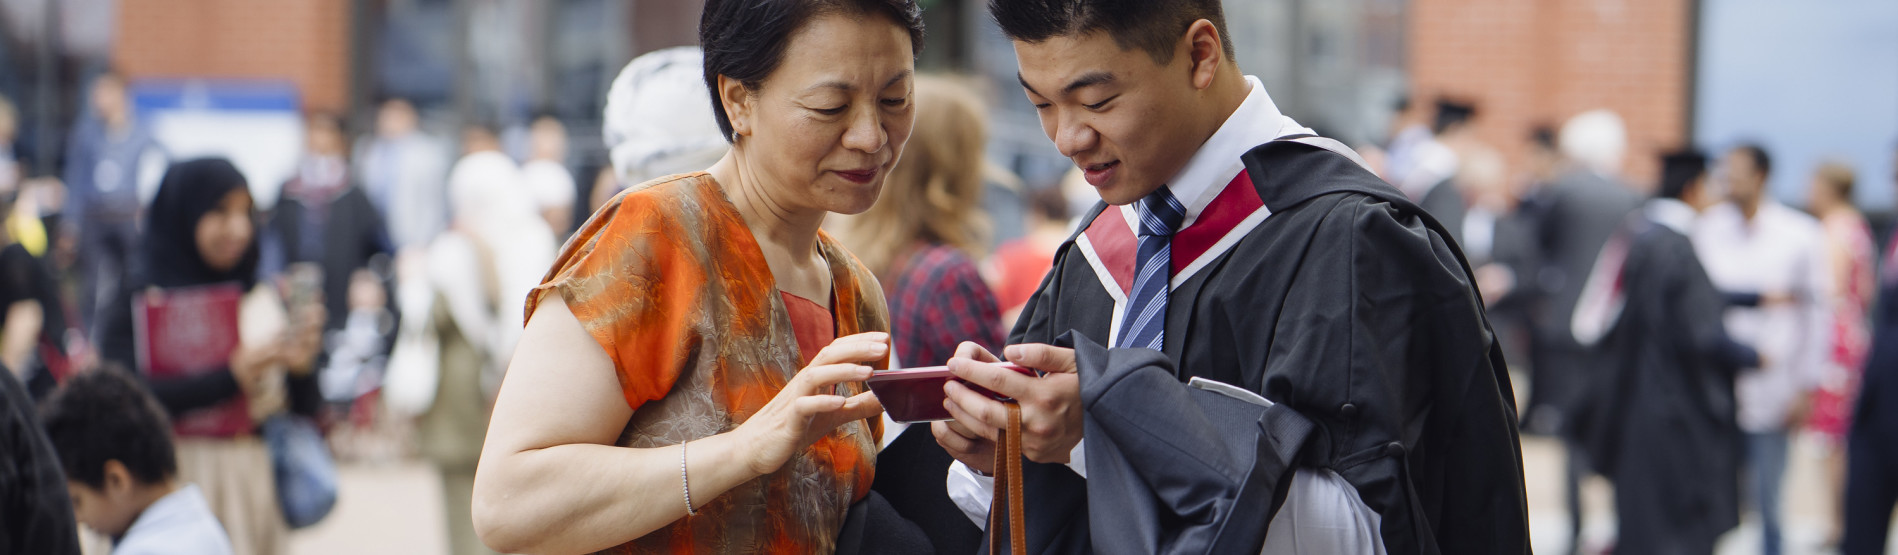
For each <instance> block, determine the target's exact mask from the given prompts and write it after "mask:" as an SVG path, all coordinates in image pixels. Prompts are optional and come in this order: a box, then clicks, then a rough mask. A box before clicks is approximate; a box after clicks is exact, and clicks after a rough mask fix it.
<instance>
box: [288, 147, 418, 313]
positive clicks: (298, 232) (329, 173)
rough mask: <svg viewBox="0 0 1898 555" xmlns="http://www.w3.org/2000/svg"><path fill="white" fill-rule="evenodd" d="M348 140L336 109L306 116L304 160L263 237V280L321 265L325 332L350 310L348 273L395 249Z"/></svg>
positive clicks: (299, 163)
mask: <svg viewBox="0 0 1898 555" xmlns="http://www.w3.org/2000/svg"><path fill="white" fill-rule="evenodd" d="M348 140H349V139H348V135H347V134H345V133H344V132H343V120H342V119H341V117H339V116H337V115H336V114H333V113H329V112H312V113H310V114H308V115H306V116H305V117H304V153H303V159H302V160H301V161H299V162H298V165H297V173H296V175H295V177H292V178H290V181H289V182H286V183H284V184H283V195H282V197H281V198H279V199H278V201H277V205H276V206H275V207H274V208H273V209H272V213H271V214H270V219H269V221H268V222H267V223H266V224H265V227H264V229H263V230H262V231H263V233H262V237H261V238H260V243H259V246H260V254H259V256H260V262H259V265H260V267H261V272H262V274H261V275H263V276H264V277H265V278H266V279H269V278H275V277H277V276H280V275H282V274H283V273H284V272H285V270H286V269H287V268H288V267H289V266H291V265H294V264H310V265H314V266H316V267H318V268H321V271H322V275H323V301H324V308H325V309H326V312H328V314H329V321H328V322H326V323H325V324H324V330H325V331H334V330H339V329H342V327H343V324H344V322H345V320H347V318H348V316H349V287H350V280H351V276H352V275H354V274H355V273H356V272H358V271H362V270H366V269H368V268H369V263H370V260H372V259H374V258H375V257H376V256H378V255H387V254H392V253H393V250H394V245H392V244H391V243H390V241H389V235H388V231H387V228H386V227H385V226H384V220H383V218H382V214H381V213H379V212H377V211H376V208H375V204H374V203H373V202H371V201H370V199H369V195H368V193H367V192H365V191H364V190H363V188H362V187H360V186H358V185H357V184H356V183H355V182H354V178H353V177H352V175H351V174H350V171H349V170H350V167H349V159H348V158H347V157H348V155H349V143H348Z"/></svg>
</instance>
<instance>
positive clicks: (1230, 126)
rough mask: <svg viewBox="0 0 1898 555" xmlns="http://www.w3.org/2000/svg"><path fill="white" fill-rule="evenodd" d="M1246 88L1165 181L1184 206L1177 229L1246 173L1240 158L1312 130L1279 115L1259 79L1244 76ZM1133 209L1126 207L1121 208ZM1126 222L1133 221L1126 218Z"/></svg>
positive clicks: (1193, 217) (1190, 223) (1188, 224)
mask: <svg viewBox="0 0 1898 555" xmlns="http://www.w3.org/2000/svg"><path fill="white" fill-rule="evenodd" d="M1246 85H1247V86H1248V87H1250V89H1251V90H1250V91H1249V92H1247V93H1246V99H1245V101H1244V102H1241V103H1239V108H1238V109H1235V110H1233V111H1232V115H1230V116H1226V121H1225V123H1223V124H1220V126H1219V130H1218V131H1214V132H1213V136H1212V137H1209V138H1207V139H1206V143H1205V144H1202V145H1200V147H1199V151H1198V152H1196V153H1194V154H1193V158H1192V159H1190V160H1188V161H1187V162H1186V167H1184V168H1181V169H1180V173H1178V174H1175V175H1174V176H1173V179H1170V180H1168V181H1167V188H1168V189H1171V190H1172V191H1173V196H1174V197H1175V198H1178V199H1180V204H1182V205H1185V206H1186V219H1185V220H1183V221H1182V222H1181V224H1180V229H1185V228H1187V227H1189V226H1192V225H1193V222H1194V221H1195V220H1198V219H1199V214H1200V212H1203V211H1205V210H1206V207H1207V206H1208V205H1211V204H1212V203H1213V198H1215V197H1218V196H1219V192H1220V191H1221V190H1224V189H1225V186H1226V184H1227V183H1230V182H1231V181H1232V178H1233V177H1234V176H1236V175H1238V174H1239V172H1241V171H1244V170H1245V164H1244V163H1242V162H1240V161H1239V157H1240V156H1244V155H1245V153H1246V152H1247V151H1250V150H1252V148H1253V147H1256V146H1259V145H1261V144H1265V143H1266V142H1269V141H1271V140H1273V139H1277V138H1279V137H1284V136H1287V135H1299V134H1312V131H1311V129H1308V128H1306V127H1304V126H1301V125H1299V124H1298V122H1297V121H1293V120H1292V118H1290V117H1286V116H1285V114H1284V113H1282V112H1279V108H1278V104H1276V103H1273V102H1272V95H1270V94H1268V93H1266V92H1265V84H1264V83H1262V82H1260V81H1259V78H1258V77H1254V76H1251V75H1247V76H1246ZM1132 207H1133V205H1131V204H1129V205H1128V206H1126V207H1124V209H1127V210H1131V209H1132ZM1128 221H1130V222H1131V221H1135V220H1134V219H1133V218H1129V219H1128Z"/></svg>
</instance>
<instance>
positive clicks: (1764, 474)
mask: <svg viewBox="0 0 1898 555" xmlns="http://www.w3.org/2000/svg"><path fill="white" fill-rule="evenodd" d="M1772 168H1773V166H1772V159H1771V158H1770V157H1768V156H1767V154H1766V151H1765V149H1763V148H1761V147H1760V146H1758V145H1741V146H1738V147H1735V148H1733V149H1732V150H1729V151H1727V153H1726V155H1725V156H1724V157H1723V158H1722V160H1721V162H1720V166H1719V170H1718V171H1717V172H1716V173H1715V174H1714V175H1715V181H1717V182H1719V183H1721V184H1724V189H1725V191H1726V193H1727V195H1726V196H1727V200H1726V201H1725V202H1722V203H1719V204H1718V205H1715V206H1714V207H1712V208H1709V209H1708V210H1707V211H1706V212H1705V213H1704V214H1702V215H1701V218H1700V221H1699V222H1698V223H1697V224H1696V226H1695V228H1694V233H1693V240H1694V250H1695V251H1696V252H1697V253H1698V254H1699V255H1700V262H1701V264H1703V265H1705V266H1706V268H1707V275H1708V276H1709V277H1711V278H1712V279H1713V282H1714V285H1715V286H1718V287H1719V288H1720V289H1721V290H1722V291H1725V292H1727V293H1729V294H1735V293H1742V294H1756V295H1759V296H1760V297H1761V301H1760V302H1758V303H1757V306H1751V307H1747V306H1741V307H1734V308H1731V309H1729V310H1728V311H1727V316H1726V321H1727V329H1728V330H1730V331H1732V333H1733V335H1734V337H1735V338H1736V339H1738V340H1740V341H1741V342H1744V343H1747V344H1750V345H1752V346H1753V347H1754V348H1756V349H1759V352H1760V356H1761V359H1762V360H1763V361H1764V364H1761V365H1760V366H1758V367H1752V368H1747V369H1745V370H1743V371H1741V372H1740V374H1739V377H1738V379H1737V381H1736V383H1735V385H1734V388H1735V392H1736V395H1737V398H1738V410H1739V423H1740V429H1741V430H1742V431H1744V432H1745V433H1746V466H1747V468H1748V470H1747V472H1748V474H1747V479H1746V483H1747V485H1748V486H1749V488H1748V489H1749V491H1750V492H1751V493H1752V496H1751V500H1752V506H1753V507H1754V508H1757V509H1758V510H1759V512H1760V523H1761V532H1762V541H1763V545H1762V547H1761V548H1760V552H1761V553H1763V554H1765V555H1779V553H1780V550H1781V547H1782V541H1781V534H1780V516H1781V515H1780V509H1781V506H1780V502H1779V501H1780V498H1781V497H1780V494H1781V485H1782V483H1783V481H1784V478H1785V474H1786V460H1787V451H1788V448H1789V445H1788V443H1789V441H1790V437H1789V432H1790V431H1791V430H1796V429H1798V428H1799V426H1801V425H1802V424H1803V423H1804V421H1805V419H1806V416H1807V414H1808V413H1809V412H1810V407H1811V402H1810V392H1811V391H1812V390H1813V389H1814V388H1815V387H1817V386H1818V385H1819V384H1820V382H1821V379H1822V376H1823V375H1824V368H1825V366H1826V364H1827V363H1828V361H1829V360H1830V359H1831V357H1830V356H1829V355H1830V354H1831V350H1832V347H1833V343H1832V329H1833V326H1834V325H1835V324H1836V321H1835V320H1834V317H1833V311H1832V306H1831V305H1832V299H1833V295H1832V291H1831V290H1832V286H1833V280H1832V277H1831V274H1832V271H1831V268H1830V267H1829V264H1830V260H1829V259H1828V258H1827V256H1826V254H1825V252H1826V251H1825V250H1824V248H1825V246H1824V245H1825V244H1824V240H1825V236H1824V231H1823V229H1822V228H1821V227H1820V226H1819V222H1818V221H1817V220H1814V219H1813V218H1812V217H1811V216H1808V215H1806V214H1805V213H1803V212H1800V211H1798V210H1796V209H1793V208H1789V207H1787V206H1785V205H1783V204H1780V203H1779V201H1776V200H1774V199H1773V198H1772V196H1771V195H1769V194H1768V192H1767V190H1766V178H1767V175H1769V174H1770V173H1771V172H1772ZM1768 299H1780V300H1778V301H1772V302H1769V301H1768Z"/></svg>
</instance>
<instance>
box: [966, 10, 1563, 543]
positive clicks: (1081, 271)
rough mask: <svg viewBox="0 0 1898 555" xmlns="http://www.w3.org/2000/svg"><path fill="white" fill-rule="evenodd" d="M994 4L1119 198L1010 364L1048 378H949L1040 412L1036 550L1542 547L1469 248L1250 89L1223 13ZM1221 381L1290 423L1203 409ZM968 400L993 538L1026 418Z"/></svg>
mask: <svg viewBox="0 0 1898 555" xmlns="http://www.w3.org/2000/svg"><path fill="white" fill-rule="evenodd" d="M990 11H991V13H992V14H993V15H994V17H995V19H996V20H997V21H998V22H999V23H1000V24H1001V27H1002V29H1003V31H1004V32H1005V33H1007V34H1008V35H1009V36H1010V37H1011V39H1013V41H1014V44H1015V48H1016V53H1017V59H1018V60H1019V62H1020V65H1021V75H1020V77H1021V84H1022V85H1023V89H1024V91H1025V92H1026V94H1027V96H1028V98H1029V99H1030V100H1031V101H1033V103H1034V104H1035V106H1036V108H1037V110H1038V111H1039V114H1040V118H1041V122H1042V125H1043V129H1044V131H1046V132H1047V134H1048V136H1049V138H1051V139H1052V140H1053V141H1054V143H1055V145H1056V147H1058V148H1059V149H1060V150H1061V151H1062V153H1063V154H1064V155H1066V156H1068V157H1069V158H1070V159H1072V160H1073V161H1074V163H1075V164H1076V165H1077V166H1079V167H1080V168H1082V169H1083V170H1084V171H1085V172H1086V177H1087V181H1088V182H1089V183H1090V184H1091V185H1093V186H1094V187H1095V188H1096V189H1097V190H1098V192H1099V193H1100V195H1101V197H1102V200H1104V201H1105V202H1104V203H1102V204H1097V205H1096V206H1095V209H1094V210H1093V211H1092V212H1091V213H1089V214H1087V215H1086V216H1085V217H1084V218H1083V219H1082V223H1081V226H1080V231H1078V232H1077V233H1076V234H1075V236H1074V237H1073V238H1072V239H1071V240H1070V241H1068V242H1067V243H1065V244H1064V245H1063V246H1062V247H1061V248H1060V250H1059V251H1058V253H1057V254H1056V258H1055V264H1054V268H1053V269H1052V270H1051V271H1050V273H1049V275H1048V277H1047V278H1045V280H1044V281H1043V283H1042V286H1041V288H1040V289H1039V291H1038V292H1037V293H1036V294H1035V296H1034V298H1033V299H1032V300H1031V301H1030V302H1029V304H1028V306H1027V307H1026V308H1025V309H1024V312H1023V314H1022V317H1021V320H1020V321H1019V322H1018V323H1017V325H1016V327H1015V329H1014V331H1013V333H1012V334H1011V335H1010V341H1009V342H1010V344H1011V346H1010V347H1008V348H1007V349H1006V350H1005V352H1004V353H1002V354H1003V355H1004V356H1006V358H1007V359H1008V360H1010V361H1013V362H1016V363H1018V364H1021V365H1023V366H1026V367H1030V368H1035V369H1040V370H1043V371H1046V372H1048V373H1047V374H1046V375H1045V376H1042V377H1028V376H1023V375H1020V374H1015V373H1013V372H1010V371H1008V370H1005V369H1003V368H1000V367H998V366H995V365H993V364H988V363H986V362H981V361H994V360H996V357H995V355H993V354H990V353H987V352H984V351H982V350H981V349H980V348H978V347H975V346H973V345H972V344H965V345H964V347H963V348H962V349H961V350H959V351H958V357H957V358H955V359H953V360H951V361H950V367H951V371H952V372H954V373H955V374H956V375H957V376H959V377H961V378H963V379H965V380H967V381H969V382H971V383H975V384H979V385H982V386H985V387H987V388H989V389H991V390H993V391H995V392H998V393H1000V394H1002V395H1006V396H1008V397H1012V398H1013V399H1016V400H1018V401H1019V404H1020V407H1021V419H1022V420H1021V426H1022V428H1021V430H1022V435H1021V444H1022V449H1023V454H1024V455H1025V457H1026V458H1027V459H1028V460H1029V462H1028V463H1027V464H1025V465H1024V468H1023V470H1022V474H1021V475H1022V477H1023V478H1024V480H1023V481H1024V483H1025V487H1026V490H1025V491H1024V492H1023V493H1022V495H1021V496H1020V497H1021V498H1022V499H1024V500H1025V501H1026V505H1027V506H1026V512H1027V515H1026V526H1024V528H1025V530H1026V532H1027V543H1028V546H1027V552H1030V553H1085V552H1102V553H1153V552H1222V553H1223V552H1247V551H1250V552H1258V551H1260V549H1261V546H1262V545H1263V546H1265V547H1266V549H1268V550H1269V551H1270V552H1274V553H1279V552H1310V553H1429V554H1436V553H1486V554H1493V553H1527V552H1528V550H1529V547H1528V532H1527V528H1528V525H1527V518H1526V514H1525V513H1526V510H1525V502H1524V497H1523V483H1522V466H1521V454H1520V448H1519V445H1518V442H1517V438H1516V432H1515V429H1516V423H1515V408H1514V406H1513V401H1512V400H1511V399H1512V395H1511V391H1510V385H1509V383H1508V381H1507V376H1506V374H1505V373H1504V366H1503V361H1502V358H1501V351H1500V350H1499V349H1498V348H1497V345H1496V343H1495V341H1494V340H1493V336H1492V334H1491V332H1490V330H1489V328H1488V324H1487V322H1486V321H1485V317H1484V314H1483V309H1482V305H1481V303H1480V301H1479V297H1478V295H1477V292H1476V290H1475V288H1474V287H1473V286H1472V285H1471V280H1470V277H1469V273H1468V268H1467V265H1466V264H1464V262H1463V260H1462V256H1461V254H1460V253H1459V252H1458V251H1457V247H1456V246H1455V244H1454V243H1453V242H1452V241H1450V240H1447V239H1445V237H1446V236H1447V233H1446V232H1445V231H1444V230H1443V229H1442V227H1441V226H1439V225H1437V224H1436V223H1435V222H1434V220H1432V219H1430V218H1429V217H1428V216H1427V215H1425V214H1424V213H1423V212H1422V211H1421V209H1419V208H1417V207H1416V206H1415V205H1414V204H1412V203H1411V202H1410V201H1409V200H1407V199H1405V198H1404V196H1403V194H1402V193H1401V192H1399V191H1397V190H1396V189H1395V188H1394V187H1391V186H1390V185H1388V184H1386V183H1384V182H1383V181H1382V180H1380V179H1379V178H1378V177H1376V176H1375V175H1373V174H1372V173H1371V172H1369V171H1367V170H1365V169H1364V168H1363V166H1362V164H1361V161H1360V160H1359V159H1357V158H1356V155H1355V154H1354V153H1351V152H1350V151H1349V149H1346V148H1345V147H1343V146H1342V145H1340V144H1338V143H1337V142H1336V141H1330V140H1326V139H1319V138H1315V137H1311V136H1310V131H1309V130H1308V129H1305V128H1304V127H1302V126H1300V125H1299V124H1297V123H1296V122H1294V121H1292V120H1291V119H1290V118H1287V117H1286V116H1284V115H1282V114H1281V113H1280V112H1279V110H1278V109H1277V108H1276V107H1275V106H1274V105H1273V103H1272V100H1271V98H1270V97H1269V96H1268V95H1267V94H1266V91H1265V88H1264V86H1263V85H1262V84H1261V83H1260V82H1259V80H1258V79H1256V78H1253V77H1249V76H1245V75H1243V74H1241V73H1240V72H1239V68H1238V65H1237V64H1236V62H1234V61H1233V59H1232V53H1231V47H1230V45H1229V43H1228V41H1227V36H1226V33H1225V28H1224V22H1223V19H1224V18H1223V16H1222V15H1221V12H1220V4H1219V2H1218V1H1217V0H1145V1H1141V2H1113V1H1085V0H1084V1H1078V2H1077V1H1073V0H996V1H994V2H992V3H991V4H990ZM1110 347H1111V348H1110ZM1189 381H1191V382H1192V384H1193V385H1191V386H1189V385H1188V382H1189ZM1211 382H1220V383H1217V384H1213V383H1211ZM1220 388H1224V391H1223V392H1221V395H1224V397H1220V398H1222V399H1224V398H1232V399H1241V398H1256V399H1254V400H1252V401H1248V402H1251V403H1254V404H1255V405H1256V406H1269V408H1265V409H1263V412H1264V414H1263V416H1259V415H1258V414H1257V412H1256V411H1255V412H1253V413H1247V414H1248V415H1247V416H1245V417H1244V418H1248V419H1251V420H1242V419H1235V418H1231V417H1229V416H1230V415H1232V414H1239V413H1241V412H1243V411H1239V410H1235V409H1233V405H1231V404H1227V405H1219V404H1218V402H1217V401H1214V400H1209V398H1208V397H1206V396H1203V395H1202V396H1195V395H1197V394H1195V393H1190V392H1189V391H1208V390H1217V389H1220ZM944 389H945V392H946V394H947V395H948V401H947V402H946V403H945V406H946V407H947V408H948V409H949V411H950V413H951V414H952V415H953V416H954V420H952V421H949V422H939V423H936V424H934V425H933V431H934V432H935V435H936V437H937V440H938V442H939V443H940V444H942V445H943V447H944V448H945V449H947V450H948V451H949V452H950V453H951V454H952V455H955V456H956V458H957V459H958V461H959V462H958V463H956V464H955V465H953V466H952V468H951V470H950V476H949V477H948V482H949V484H948V487H949V489H950V492H949V493H950V497H951V498H952V499H954V500H956V501H957V502H958V504H959V505H962V506H963V507H964V510H965V511H966V512H968V513H970V516H971V518H972V519H975V520H977V521H981V520H983V515H986V514H988V512H989V509H988V508H987V507H986V506H984V505H983V503H984V501H983V500H985V499H987V496H988V495H989V491H990V490H988V489H985V488H987V487H993V486H992V485H990V483H988V479H986V478H983V477H981V475H982V474H988V473H990V472H991V471H992V470H994V469H993V468H992V467H993V466H994V464H993V463H994V458H993V453H994V449H995V446H996V444H995V442H994V438H995V437H996V436H997V434H996V430H998V429H1002V428H1004V426H1005V425H1006V422H1007V419H1008V417H1007V412H1008V410H1007V408H1006V407H1005V406H1004V405H1003V404H1002V403H999V402H996V401H994V400H993V399H991V398H990V397H987V396H984V395H980V394H978V393H976V392H974V391H973V390H971V389H970V388H968V387H964V386H963V385H961V384H958V383H955V382H954V381H951V383H949V384H948V385H945V386H944ZM1183 400H1184V402H1183ZM1235 463H1236V464H1235ZM1294 490H1296V492H1295V491H1294ZM1301 492H1302V493H1301ZM1307 494H1309V495H1307ZM994 510H996V511H1006V509H1005V508H1003V507H996V508H995V509H994ZM1268 523H1269V524H1270V528H1271V529H1270V530H1269V531H1268V530H1267V528H1268ZM1339 531H1342V532H1344V533H1341V534H1329V535H1326V532H1339ZM989 532H990V533H991V534H1001V533H1002V531H1000V530H989ZM1305 534H1313V535H1326V537H1323V538H1313V541H1311V542H1310V543H1304V544H1303V545H1300V546H1298V547H1296V548H1285V547H1282V546H1285V545H1286V544H1285V543H1275V542H1285V541H1287V540H1286V538H1295V537H1299V536H1302V535H1305ZM1299 541H1301V542H1303V541H1304V539H1303V538H1299ZM1273 546H1281V547H1280V548H1279V549H1283V550H1282V551H1281V550H1279V549H1274V548H1273Z"/></svg>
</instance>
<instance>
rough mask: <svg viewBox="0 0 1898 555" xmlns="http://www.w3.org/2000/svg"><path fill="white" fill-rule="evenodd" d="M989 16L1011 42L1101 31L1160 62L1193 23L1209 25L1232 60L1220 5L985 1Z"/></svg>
mask: <svg viewBox="0 0 1898 555" xmlns="http://www.w3.org/2000/svg"><path fill="white" fill-rule="evenodd" d="M989 15H991V16H993V17H994V18H995V23H996V24H998V25H1000V26H1001V27H1002V34H1005V35H1008V38H1009V39H1011V40H1018V41H1022V42H1042V41H1045V40H1048V39H1051V38H1054V37H1062V36H1078V35H1085V34H1087V33H1092V32H1095V31H1103V32H1106V33H1107V36H1110V37H1113V38H1114V42H1116V43H1118V44H1120V47H1121V48H1122V49H1129V48H1139V49H1141V50H1145V51H1146V52H1147V55H1149V56H1152V57H1153V61H1155V62H1158V63H1162V64H1165V63H1168V62H1171V61H1173V49H1174V47H1175V46H1176V45H1178V44H1179V41H1180V37H1182V36H1185V35H1186V30H1187V28H1189V27H1192V26H1193V22H1195V21H1199V20H1201V19H1204V20H1207V21H1210V22H1212V24H1213V28H1214V29H1218V30H1219V41H1220V46H1221V49H1222V50H1224V51H1225V53H1226V58H1227V59H1235V58H1234V56H1233V49H1232V36H1231V35H1229V34H1227V33H1226V15H1225V11H1224V10H1223V9H1222V8H1221V7H1220V5H1219V0H989Z"/></svg>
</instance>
